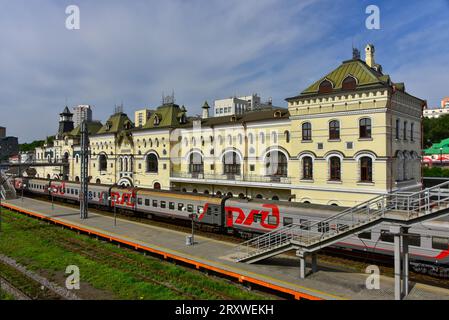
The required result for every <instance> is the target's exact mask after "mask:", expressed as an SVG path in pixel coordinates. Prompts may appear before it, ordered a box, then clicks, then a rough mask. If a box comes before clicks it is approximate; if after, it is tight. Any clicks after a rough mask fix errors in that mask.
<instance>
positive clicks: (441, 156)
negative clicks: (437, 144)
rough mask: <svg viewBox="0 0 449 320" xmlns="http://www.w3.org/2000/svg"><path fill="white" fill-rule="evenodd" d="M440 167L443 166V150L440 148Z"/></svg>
mask: <svg viewBox="0 0 449 320" xmlns="http://www.w3.org/2000/svg"><path fill="white" fill-rule="evenodd" d="M440 165H441V166H443V148H440Z"/></svg>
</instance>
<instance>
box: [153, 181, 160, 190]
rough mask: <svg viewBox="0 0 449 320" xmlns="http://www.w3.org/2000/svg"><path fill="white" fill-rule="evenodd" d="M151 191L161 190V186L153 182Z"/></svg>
mask: <svg viewBox="0 0 449 320" xmlns="http://www.w3.org/2000/svg"><path fill="white" fill-rule="evenodd" d="M153 189H155V190H161V184H160V183H159V182H155V183H154V185H153Z"/></svg>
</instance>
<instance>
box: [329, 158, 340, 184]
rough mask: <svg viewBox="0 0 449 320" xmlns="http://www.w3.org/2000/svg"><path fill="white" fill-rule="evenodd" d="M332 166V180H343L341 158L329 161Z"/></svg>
mask: <svg viewBox="0 0 449 320" xmlns="http://www.w3.org/2000/svg"><path fill="white" fill-rule="evenodd" d="M329 165H330V180H331V181H340V180H341V161H340V158H339V157H331V158H330V160H329Z"/></svg>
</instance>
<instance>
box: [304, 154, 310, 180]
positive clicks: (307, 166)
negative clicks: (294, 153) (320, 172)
mask: <svg viewBox="0 0 449 320" xmlns="http://www.w3.org/2000/svg"><path fill="white" fill-rule="evenodd" d="M302 178H303V179H304V180H312V179H313V159H312V157H304V158H302Z"/></svg>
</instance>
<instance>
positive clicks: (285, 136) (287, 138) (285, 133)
mask: <svg viewBox="0 0 449 320" xmlns="http://www.w3.org/2000/svg"><path fill="white" fill-rule="evenodd" d="M284 138H285V142H286V143H289V142H290V131H288V130H286V131H284Z"/></svg>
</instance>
